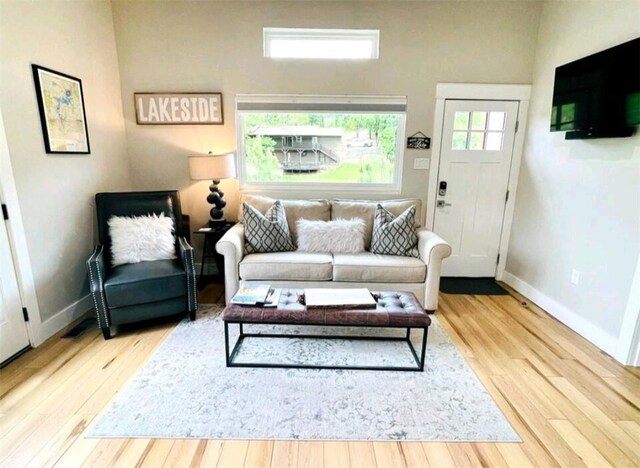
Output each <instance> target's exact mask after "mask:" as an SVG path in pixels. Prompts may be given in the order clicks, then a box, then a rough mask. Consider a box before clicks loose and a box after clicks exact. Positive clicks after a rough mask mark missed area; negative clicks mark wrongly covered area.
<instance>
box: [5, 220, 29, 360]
mask: <svg viewBox="0 0 640 468" xmlns="http://www.w3.org/2000/svg"><path fill="white" fill-rule="evenodd" d="M6 227H7V226H6V221H4V220H3V219H2V218H0V362H4V361H6V360H7V359H9V358H10V357H11V356H13V355H14V354H16V353H17V352H19V351H20V350H22V349H24V348H26V347H27V346H29V336H28V335H27V327H26V325H25V323H24V317H23V315H22V302H21V301H20V293H19V291H18V283H17V280H16V273H15V269H14V265H13V258H12V257H11V249H10V247H9V237H8V235H7V229H6Z"/></svg>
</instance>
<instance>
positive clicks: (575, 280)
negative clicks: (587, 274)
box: [571, 270, 580, 284]
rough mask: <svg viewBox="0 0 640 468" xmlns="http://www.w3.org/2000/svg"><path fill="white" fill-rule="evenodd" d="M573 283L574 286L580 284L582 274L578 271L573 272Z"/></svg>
mask: <svg viewBox="0 0 640 468" xmlns="http://www.w3.org/2000/svg"><path fill="white" fill-rule="evenodd" d="M571 282H572V283H573V284H578V283H580V272H579V271H578V270H571Z"/></svg>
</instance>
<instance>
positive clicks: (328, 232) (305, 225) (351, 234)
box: [296, 218, 366, 253]
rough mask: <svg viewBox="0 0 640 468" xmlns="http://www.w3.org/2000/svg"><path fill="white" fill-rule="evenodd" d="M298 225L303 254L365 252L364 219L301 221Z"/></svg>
mask: <svg viewBox="0 0 640 468" xmlns="http://www.w3.org/2000/svg"><path fill="white" fill-rule="evenodd" d="M296 225H297V228H298V229H297V230H298V250H300V251H302V252H324V253H327V252H328V253H358V252H364V230H365V225H366V223H365V222H364V220H362V219H357V218H354V219H349V220H347V219H335V220H333V221H311V220H308V219H299V220H298V221H297V222H296Z"/></svg>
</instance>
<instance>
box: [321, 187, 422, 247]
mask: <svg viewBox="0 0 640 468" xmlns="http://www.w3.org/2000/svg"><path fill="white" fill-rule="evenodd" d="M378 204H380V205H382V207H383V208H384V209H385V210H387V211H388V212H389V213H391V214H393V215H394V216H399V215H400V214H402V212H403V211H405V210H406V209H407V208H409V207H411V206H412V205H415V207H416V225H417V226H420V220H421V219H422V218H421V216H422V208H421V207H422V202H421V200H420V199H419V198H407V199H400V200H383V201H370V200H369V201H368V200H331V219H352V218H360V219H364V221H365V223H366V227H365V230H364V248H365V249H369V247H371V234H372V232H373V217H374V215H375V212H376V206H377V205H378Z"/></svg>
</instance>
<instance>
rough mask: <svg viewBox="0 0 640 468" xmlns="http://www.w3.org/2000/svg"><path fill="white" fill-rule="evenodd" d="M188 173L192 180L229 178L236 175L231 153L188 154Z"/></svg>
mask: <svg viewBox="0 0 640 468" xmlns="http://www.w3.org/2000/svg"><path fill="white" fill-rule="evenodd" d="M189 174H190V175H191V179H193V180H205V179H206V180H212V179H229V178H232V177H235V176H236V164H235V157H234V154H233V153H227V154H220V155H212V154H208V155H197V156H189Z"/></svg>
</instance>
